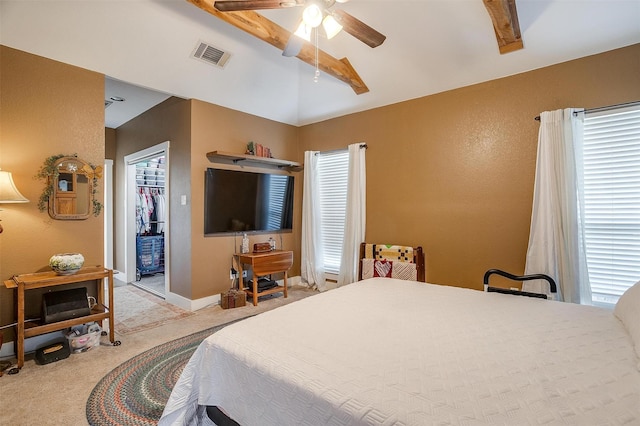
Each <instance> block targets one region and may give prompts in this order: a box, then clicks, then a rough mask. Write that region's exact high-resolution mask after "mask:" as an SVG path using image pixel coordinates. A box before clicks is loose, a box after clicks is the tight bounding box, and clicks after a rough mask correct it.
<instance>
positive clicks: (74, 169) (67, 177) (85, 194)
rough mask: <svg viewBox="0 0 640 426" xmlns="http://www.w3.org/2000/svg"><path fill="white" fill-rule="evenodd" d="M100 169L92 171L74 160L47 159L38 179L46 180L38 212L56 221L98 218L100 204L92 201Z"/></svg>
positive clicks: (78, 160)
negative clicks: (45, 213)
mask: <svg viewBox="0 0 640 426" xmlns="http://www.w3.org/2000/svg"><path fill="white" fill-rule="evenodd" d="M101 172H102V167H99V166H98V167H95V166H93V165H91V164H89V163H87V162H86V161H83V160H81V159H79V158H77V157H75V156H64V155H57V156H53V157H49V158H48V159H47V160H46V161H45V164H44V166H43V167H42V168H41V169H40V171H39V173H38V175H37V177H38V178H41V179H46V180H47V186H46V188H45V190H44V192H43V194H42V196H41V197H40V202H39V204H38V207H39V208H40V211H44V210H45V209H47V210H48V211H49V216H51V217H52V218H53V219H59V220H81V219H87V218H88V217H89V216H90V215H91V214H93V215H94V216H98V215H99V214H100V211H101V210H102V204H101V203H100V202H99V201H98V200H96V199H95V194H96V191H97V188H96V186H97V180H98V178H100V177H101V176H100V175H101Z"/></svg>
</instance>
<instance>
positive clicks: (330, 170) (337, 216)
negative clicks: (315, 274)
mask: <svg viewBox="0 0 640 426" xmlns="http://www.w3.org/2000/svg"><path fill="white" fill-rule="evenodd" d="M317 167H318V187H319V188H318V189H319V198H320V210H321V213H320V214H321V223H322V244H323V248H324V269H325V273H326V274H335V275H338V273H339V272H340V262H341V259H342V240H343V236H344V221H345V215H346V209H347V180H348V172H349V151H348V150H346V149H345V150H340V151H330V152H325V153H319V154H318V165H317Z"/></svg>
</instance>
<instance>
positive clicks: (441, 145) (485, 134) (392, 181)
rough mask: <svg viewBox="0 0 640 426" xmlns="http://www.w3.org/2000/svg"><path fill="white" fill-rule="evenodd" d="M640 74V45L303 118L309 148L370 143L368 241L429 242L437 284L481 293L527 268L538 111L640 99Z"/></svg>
mask: <svg viewBox="0 0 640 426" xmlns="http://www.w3.org/2000/svg"><path fill="white" fill-rule="evenodd" d="M516 54H517V53H516ZM639 70H640V45H634V46H631V47H628V48H624V49H619V50H615V51H611V52H608V53H604V54H600V55H595V56H591V57H587V58H583V59H578V60H575V61H571V62H567V63H563V64H559V65H555V66H551V67H547V68H544V69H540V70H536V71H531V72H527V73H523V74H519V75H515V76H512V77H507V78H502V79H499V80H494V81H490V82H487V83H482V84H478V85H474V86H470V87H465V88H462V89H458V90H452V91H449V92H445V93H441V94H437V95H433V96H427V97H424V98H420V99H416V100H412V101H408V102H402V103H399V104H396V105H391V106H387V107H383V108H378V109H374V110H370V111H366V112H362V113H358V114H352V115H348V116H344V117H340V118H336V119H333V120H328V121H325V122H322V123H317V124H313V125H309V126H304V127H302V128H301V129H300V142H301V143H300V147H301V149H302V150H303V151H304V150H329V149H334V148H339V147H344V146H346V145H348V144H350V143H354V142H366V143H367V144H368V146H369V149H368V150H367V154H366V155H367V231H366V239H367V240H368V241H371V242H378V243H388V242H394V243H399V244H407V245H422V246H423V247H424V249H425V253H426V265H427V281H429V282H432V283H438V284H448V285H457V286H464V287H471V288H478V289H479V288H481V287H482V277H483V274H484V272H485V271H486V270H487V269H489V268H502V269H505V270H507V271H510V272H512V273H522V272H523V271H524V263H525V254H526V250H527V242H528V235H529V224H530V218H531V205H532V197H533V182H534V174H535V160H536V149H537V132H538V122H537V121H534V117H535V116H537V115H539V113H540V112H542V111H547V110H555V109H559V108H566V107H586V108H591V107H597V106H603V105H611V104H617V103H623V102H630V101H634V100H638V99H640V72H639ZM492 283H493V279H492Z"/></svg>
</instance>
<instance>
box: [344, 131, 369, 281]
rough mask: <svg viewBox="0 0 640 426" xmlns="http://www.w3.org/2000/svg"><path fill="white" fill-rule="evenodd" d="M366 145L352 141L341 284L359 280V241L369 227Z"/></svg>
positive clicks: (361, 240)
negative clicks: (367, 216) (367, 219)
mask: <svg viewBox="0 0 640 426" xmlns="http://www.w3.org/2000/svg"><path fill="white" fill-rule="evenodd" d="M365 147H366V146H363V145H362V144H360V143H357V144H351V145H349V178H348V182H347V211H346V217H345V224H344V239H343V244H342V259H341V262H340V274H339V275H338V286H342V285H345V284H350V283H352V282H355V281H357V280H358V258H359V255H360V243H361V242H364V237H365V235H364V232H365V229H366V189H367V182H366V181H367V175H366V167H365V153H366V149H365Z"/></svg>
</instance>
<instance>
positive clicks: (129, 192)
mask: <svg viewBox="0 0 640 426" xmlns="http://www.w3.org/2000/svg"><path fill="white" fill-rule="evenodd" d="M163 155H164V157H165V164H166V165H165V184H164V194H165V195H164V196H165V199H166V200H170V199H171V198H170V196H169V188H170V185H169V182H170V172H169V170H170V167H169V164H170V162H169V141H166V142H162V143H159V144H158V145H154V146H152V147H149V148H146V149H143V150H141V151H138V152H134V153H132V154H129V155H126V156H125V157H124V166H125V188H124V189H125V194H126V195H125V202H124V241H125V244H124V255H125V265H126V271H125V277H126V282H128V283H130V282H134V281H135V279H136V220H135V213H134V214H132V212H135V209H136V198H135V197H136V189H137V185H136V164H137V163H139V162H141V161H144V160H147V159H150V158H154V157H159V156H163ZM170 210H171V209H170V208H169V203H168V202H167V208H166V211H165V224H164V290H165V298H166V297H167V295H168V294H169V289H170V280H169V277H170V275H171V270H170V265H171V262H170V259H171V244H170V234H171V233H170V232H169V230H170V224H171V221H170V217H169V212H170Z"/></svg>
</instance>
